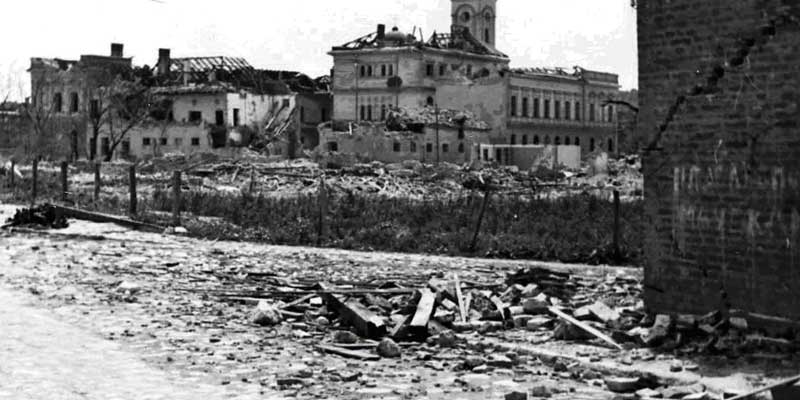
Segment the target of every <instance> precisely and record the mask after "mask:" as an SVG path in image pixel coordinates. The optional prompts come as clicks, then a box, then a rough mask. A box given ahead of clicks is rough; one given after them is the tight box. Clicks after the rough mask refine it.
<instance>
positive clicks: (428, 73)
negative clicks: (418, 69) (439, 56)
mask: <svg viewBox="0 0 800 400" xmlns="http://www.w3.org/2000/svg"><path fill="white" fill-rule="evenodd" d="M425 76H433V64H431V63H428V64H426V65H425Z"/></svg>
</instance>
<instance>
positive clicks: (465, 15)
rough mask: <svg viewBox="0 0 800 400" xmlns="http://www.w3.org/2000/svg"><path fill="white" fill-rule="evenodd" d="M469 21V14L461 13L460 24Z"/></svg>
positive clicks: (466, 12)
mask: <svg viewBox="0 0 800 400" xmlns="http://www.w3.org/2000/svg"><path fill="white" fill-rule="evenodd" d="M470 19H472V15H471V14H470V13H469V11H464V12H463V13H461V21H462V22H469V20H470Z"/></svg>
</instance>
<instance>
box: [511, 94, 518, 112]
mask: <svg viewBox="0 0 800 400" xmlns="http://www.w3.org/2000/svg"><path fill="white" fill-rule="evenodd" d="M511 116H512V117H516V116H517V96H511Z"/></svg>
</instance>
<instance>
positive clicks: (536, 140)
mask: <svg viewBox="0 0 800 400" xmlns="http://www.w3.org/2000/svg"><path fill="white" fill-rule="evenodd" d="M533 144H539V135H534V136H533Z"/></svg>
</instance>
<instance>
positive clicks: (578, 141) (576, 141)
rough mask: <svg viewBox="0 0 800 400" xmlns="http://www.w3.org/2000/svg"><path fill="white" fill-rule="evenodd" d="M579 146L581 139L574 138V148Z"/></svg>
mask: <svg viewBox="0 0 800 400" xmlns="http://www.w3.org/2000/svg"><path fill="white" fill-rule="evenodd" d="M580 145H581V138H579V137H577V136H575V146H580Z"/></svg>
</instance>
